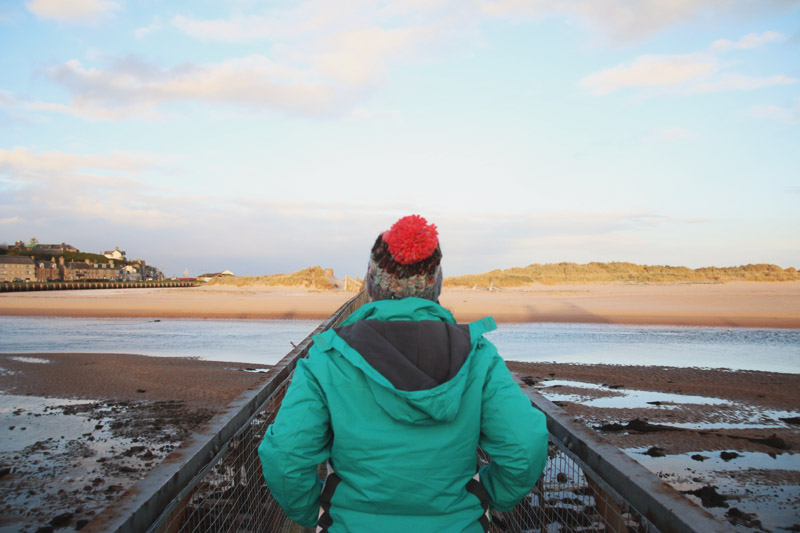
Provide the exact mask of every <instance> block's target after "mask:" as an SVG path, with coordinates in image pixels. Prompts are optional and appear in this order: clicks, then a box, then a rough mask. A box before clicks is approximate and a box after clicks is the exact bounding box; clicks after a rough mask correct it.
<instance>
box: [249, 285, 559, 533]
mask: <svg viewBox="0 0 800 533" xmlns="http://www.w3.org/2000/svg"><path fill="white" fill-rule="evenodd" d="M495 327H496V326H495V324H494V321H493V320H492V319H491V318H485V319H483V320H480V321H477V322H473V323H471V324H468V325H459V324H456V321H455V319H454V318H453V315H452V314H451V313H450V312H449V311H447V310H446V309H445V308H443V307H441V306H440V305H439V304H436V303H434V302H431V301H428V300H423V299H420V298H405V299H402V300H382V301H377V302H372V303H369V304H366V305H364V306H363V307H361V308H360V309H358V310H357V311H355V312H354V313H353V314H352V315H351V316H350V317H348V319H347V320H346V321H345V322H344V323H343V324H342V326H340V327H339V328H336V329H335V330H328V331H325V332H323V333H320V334H319V335H316V336H315V337H314V345H313V346H312V347H311V350H310V351H309V356H308V359H303V360H300V361H299V362H298V364H297V369H296V370H295V374H294V378H293V380H292V383H291V385H290V386H289V389H288V391H287V393H286V397H285V398H284V400H283V404H282V406H281V408H280V411H279V413H278V416H277V418H276V419H275V423H274V424H272V425H271V426H270V427H269V428H268V429H267V432H266V435H265V436H264V440H263V441H262V443H261V445H260V446H259V448H258V453H259V456H260V458H261V463H262V467H263V471H264V477H265V479H266V481H267V485H268V486H269V488H270V490H271V492H272V495H273V496H274V497H275V499H276V500H277V501H278V503H279V504H280V505H281V507H282V508H283V509H284V511H285V512H286V514H287V515H288V516H289V517H290V518H292V519H293V520H295V521H297V522H299V523H300V524H301V525H303V526H306V527H311V526H313V525H316V524H317V521H318V516H319V513H320V509H322V511H323V513H322V517H321V518H319V525H321V526H322V527H323V530H325V531H330V532H345V531H346V532H356V533H361V532H373V531H381V532H394V531H397V532H409V531H411V532H414V533H423V532H428V531H430V532H451V531H452V532H480V531H483V530H484V528H485V527H486V526H487V524H486V518H485V508H484V506H485V505H487V504H488V506H489V507H491V508H492V509H496V510H499V511H509V510H511V509H512V508H513V507H514V506H515V505H516V504H517V503H518V502H519V501H520V500H521V499H522V497H523V496H524V495H525V494H527V492H528V491H529V490H530V489H531V487H533V485H534V484H535V483H536V480H537V479H538V477H539V475H540V474H541V472H542V470H543V468H544V464H545V460H546V458H547V428H546V426H545V418H544V415H543V414H542V413H541V412H539V411H538V410H536V409H534V408H533V407H532V406H531V403H530V400H528V398H527V397H526V396H525V395H524V394H523V393H522V392H521V391H520V389H519V386H518V385H517V384H516V383H514V381H513V380H512V378H511V374H510V373H509V371H508V369H507V368H506V366H505V363H504V362H503V360H502V359H501V358H500V356H499V355H498V354H497V350H496V349H495V347H494V345H493V344H492V343H490V342H489V341H488V340H486V339H484V338H483V333H484V332H486V331H491V330H493V329H495ZM478 446H480V447H481V448H483V450H485V451H486V452H487V453H488V454H489V456H490V458H491V463H490V464H489V465H487V466H484V467H482V468H481V470H480V482H479V483H478V482H476V481H475V480H473V476H474V475H475V473H476V467H477V460H476V453H475V452H476V449H477V448H478ZM327 460H330V464H331V466H332V467H333V469H334V471H335V472H334V474H331V475H330V476H328V479H327V480H326V482H325V488H324V490H323V487H322V483H321V481H320V480H319V477H318V475H317V465H319V464H320V463H323V462H325V461H327Z"/></svg>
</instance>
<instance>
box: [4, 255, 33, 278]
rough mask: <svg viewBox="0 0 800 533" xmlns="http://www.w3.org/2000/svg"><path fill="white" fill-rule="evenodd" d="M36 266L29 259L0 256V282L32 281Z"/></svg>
mask: <svg viewBox="0 0 800 533" xmlns="http://www.w3.org/2000/svg"><path fill="white" fill-rule="evenodd" d="M35 279H36V265H35V264H34V262H33V259H31V258H30V257H20V256H9V255H0V281H34V280H35Z"/></svg>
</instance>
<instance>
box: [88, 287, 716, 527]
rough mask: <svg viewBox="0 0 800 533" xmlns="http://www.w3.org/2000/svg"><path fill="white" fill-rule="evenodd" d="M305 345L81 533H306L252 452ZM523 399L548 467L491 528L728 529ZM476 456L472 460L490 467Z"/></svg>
mask: <svg viewBox="0 0 800 533" xmlns="http://www.w3.org/2000/svg"><path fill="white" fill-rule="evenodd" d="M365 301H367V299H366V295H365V293H364V292H361V293H359V294H358V295H357V296H355V297H354V298H352V299H351V300H350V301H348V302H347V303H346V304H345V305H343V306H342V307H341V308H340V309H339V310H338V311H337V312H336V313H335V314H334V315H333V316H331V317H330V318H329V319H328V320H326V321H325V322H323V323H322V324H321V325H320V326H319V327H318V328H317V329H316V330H315V332H314V333H312V335H314V334H316V333H318V332H321V331H324V330H325V329H328V328H332V327H335V326H337V325H338V324H339V323H341V322H342V321H343V320H344V319H345V318H346V317H347V316H348V315H349V314H350V313H351V312H352V311H353V310H355V309H356V308H358V307H359V306H360V305H362V304H363V303H364V302H365ZM310 346H311V335H309V337H308V338H306V339H305V340H304V341H303V342H302V343H300V344H299V345H298V346H297V347H296V348H295V349H294V350H292V351H291V352H290V353H289V354H288V355H287V356H286V357H284V358H283V359H282V360H281V361H280V362H279V363H278V364H277V365H275V366H274V367H273V368H272V369H271V370H270V372H269V374H268V376H267V382H266V384H265V385H264V386H263V387H262V388H261V389H260V390H259V391H255V392H248V393H245V394H244V395H243V396H241V397H240V398H239V399H238V400H237V401H236V402H234V404H232V405H231V406H229V408H228V411H227V412H225V413H223V414H221V415H218V416H217V417H216V418H215V419H214V420H213V421H212V423H211V424H210V425H209V427H207V428H205V429H204V430H203V431H201V432H199V433H196V434H195V435H194V436H193V437H192V438H190V439H189V440H188V441H187V442H185V443H184V444H183V445H182V446H181V447H180V448H179V449H178V450H176V451H174V452H173V453H172V454H170V455H169V456H167V458H166V459H165V460H164V461H163V462H162V464H161V465H159V466H158V467H156V468H155V469H154V470H153V471H151V472H150V474H148V476H147V477H146V478H145V479H143V480H141V481H140V482H139V483H138V484H137V485H135V486H134V487H133V488H132V489H131V490H129V491H128V492H126V493H125V494H124V495H123V497H122V498H121V499H120V500H118V501H117V502H115V503H114V504H112V506H110V507H109V508H107V509H106V510H105V511H104V512H103V513H101V514H100V515H99V516H98V517H97V518H96V519H95V520H94V521H92V522H91V523H90V524H89V525H88V526H87V528H85V529H84V531H121V532H141V531H153V532H156V531H157V532H207V531H213V532H228V531H231V532H234V531H235V532H240V531H254V532H255V531H259V532H298V533H300V532H302V533H307V532H310V531H314V530H313V529H303V528H301V527H300V526H298V525H297V524H295V523H294V522H292V521H291V520H289V519H288V518H287V517H286V515H285V514H284V513H283V511H282V510H281V508H280V506H278V504H277V502H275V500H274V498H272V496H271V494H270V492H269V489H268V488H267V487H266V484H265V483H264V479H263V476H262V473H261V463H260V460H259V457H258V453H257V448H258V445H259V444H260V442H261V439H262V438H263V435H264V432H265V431H266V428H267V427H268V426H269V424H271V423H272V422H273V420H274V419H275V415H276V414H277V412H278V409H279V407H280V404H281V401H282V399H283V396H284V394H285V392H286V389H287V387H288V385H289V382H290V381H291V377H292V373H293V371H294V368H295V366H296V364H297V360H298V359H300V358H301V357H305V356H306V355H307V353H308V349H309V348H310ZM523 390H525V388H524V387H523ZM525 392H526V394H528V396H529V397H530V398H531V401H532V403H533V404H534V405H535V406H536V407H537V408H539V409H540V410H541V411H543V412H544V414H545V415H546V417H547V424H548V430H549V432H550V443H549V452H548V461H547V465H546V467H545V471H544V474H543V475H542V477H541V479H540V480H539V482H538V483H537V485H536V487H534V489H533V490H532V491H531V492H530V493H529V494H528V496H527V497H526V498H525V499H523V501H522V502H521V503H520V504H519V505H518V506H517V507H516V508H515V509H514V510H513V511H511V512H509V513H497V514H495V515H494V516H493V521H492V526H491V531H493V532H501V531H505V532H528V531H548V532H550V531H563V532H572V531H604V532H605V531H608V532H611V531H613V532H628V531H637V532H639V531H641V532H649V531H664V532H673V531H676V532H677V531H698V532H706V531H726V530H727V529H726V528H725V527H724V526H725V524H723V523H721V522H719V521H717V520H715V519H714V518H713V517H711V515H709V514H708V513H707V512H706V511H704V510H703V509H702V508H699V507H697V506H696V505H694V504H693V503H691V502H690V501H689V500H688V499H686V498H685V497H684V496H683V495H681V494H680V493H678V492H677V491H675V490H673V489H672V488H671V487H669V486H668V485H666V484H665V483H662V482H661V481H660V479H659V478H658V477H657V476H655V475H654V474H652V473H651V472H649V471H648V470H646V469H645V468H644V467H642V466H641V465H639V464H638V463H636V462H635V461H634V460H633V459H631V458H629V457H627V456H626V455H625V454H624V453H623V452H622V451H620V450H619V449H618V448H616V447H614V446H611V445H609V444H605V443H604V442H602V440H601V439H600V438H599V437H598V436H597V435H596V434H595V433H594V432H593V431H591V430H590V429H588V428H587V427H586V426H584V425H583V424H580V423H576V422H574V421H573V420H571V418H570V417H569V416H568V415H567V414H566V413H564V411H563V410H561V409H560V408H559V407H557V406H556V405H554V404H552V403H551V402H549V401H547V400H546V399H544V398H543V397H541V396H540V395H539V394H537V393H535V392H533V391H527V390H525ZM477 453H478V460H479V461H484V462H485V461H488V460H489V458H488V457H486V456H485V454H483V453H482V452H481V451H480V450H478V452H477ZM323 468H324V467H322V466H321V470H322V469H323Z"/></svg>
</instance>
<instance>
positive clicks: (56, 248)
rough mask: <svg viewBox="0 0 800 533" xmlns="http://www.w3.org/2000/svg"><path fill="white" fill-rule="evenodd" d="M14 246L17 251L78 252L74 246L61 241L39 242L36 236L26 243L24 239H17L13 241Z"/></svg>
mask: <svg viewBox="0 0 800 533" xmlns="http://www.w3.org/2000/svg"><path fill="white" fill-rule="evenodd" d="M14 248H15V249H16V250H18V251H25V252H28V253H34V254H49V255H62V254H63V253H65V252H76V253H77V252H79V251H80V250H78V249H77V248H75V247H74V246H72V245H70V244H67V243H65V242H62V243H61V244H41V243H40V242H39V241H37V240H36V237H31V240H30V241H29V242H28V243H27V244H26V243H25V241H17V242H15V243H14Z"/></svg>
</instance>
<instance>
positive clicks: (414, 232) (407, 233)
mask: <svg viewBox="0 0 800 533" xmlns="http://www.w3.org/2000/svg"><path fill="white" fill-rule="evenodd" d="M438 235H439V234H438V232H437V231H436V226H435V225H434V224H428V221H427V220H425V219H424V218H422V217H421V216H419V215H409V216H407V217H403V218H401V219H400V220H398V221H397V222H395V223H394V225H393V226H392V227H391V228H389V231H386V232H384V234H383V241H384V242H385V243H386V244H387V245H388V246H389V253H391V254H392V257H393V258H394V260H395V261H397V262H398V263H400V264H402V265H411V264H413V263H416V262H417V261H422V260H423V259H426V258H428V257H430V255H431V254H432V253H433V251H434V250H435V249H436V246H437V245H438V244H439V238H438Z"/></svg>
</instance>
